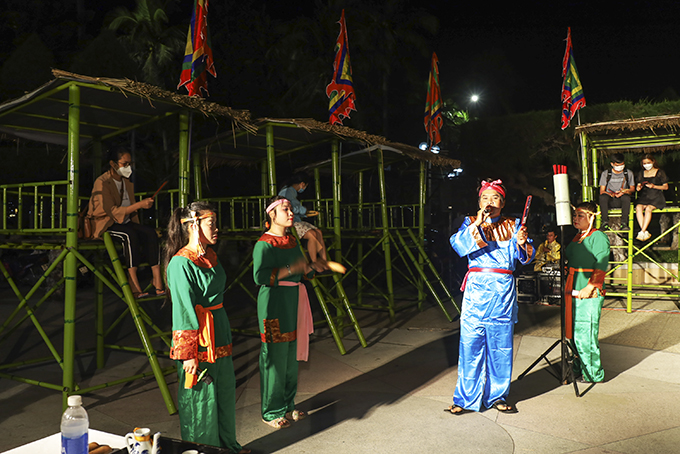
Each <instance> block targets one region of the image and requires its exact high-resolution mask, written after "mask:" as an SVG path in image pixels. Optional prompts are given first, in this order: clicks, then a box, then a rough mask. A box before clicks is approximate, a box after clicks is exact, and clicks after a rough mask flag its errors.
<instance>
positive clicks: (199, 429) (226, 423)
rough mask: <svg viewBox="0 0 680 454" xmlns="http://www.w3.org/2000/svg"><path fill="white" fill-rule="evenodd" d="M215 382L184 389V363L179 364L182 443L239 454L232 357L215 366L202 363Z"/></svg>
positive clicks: (223, 359) (225, 358) (178, 391)
mask: <svg viewBox="0 0 680 454" xmlns="http://www.w3.org/2000/svg"><path fill="white" fill-rule="evenodd" d="M198 367H199V368H201V369H207V370H208V374H210V376H211V377H212V378H213V382H212V383H211V384H209V385H208V384H206V383H205V382H203V381H201V382H198V383H197V384H196V385H195V386H194V387H193V388H191V389H184V375H185V374H184V369H182V361H177V377H178V380H179V386H178V390H177V404H178V409H179V423H180V431H181V434H182V440H186V441H192V442H194V443H203V444H206V445H211V446H217V447H220V448H228V449H230V450H231V451H232V452H239V451H240V450H241V449H242V448H241V445H240V444H239V443H238V442H237V441H236V389H235V384H236V380H235V378H234V362H233V361H232V358H231V356H226V357H223V358H218V359H217V360H216V361H215V363H214V364H211V363H200V364H199V366H198Z"/></svg>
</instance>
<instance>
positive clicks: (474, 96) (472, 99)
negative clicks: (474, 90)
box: [470, 95, 479, 102]
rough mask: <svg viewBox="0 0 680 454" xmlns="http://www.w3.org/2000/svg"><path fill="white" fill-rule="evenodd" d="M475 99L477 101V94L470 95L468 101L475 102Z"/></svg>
mask: <svg viewBox="0 0 680 454" xmlns="http://www.w3.org/2000/svg"><path fill="white" fill-rule="evenodd" d="M477 101H479V95H472V96H470V102H477Z"/></svg>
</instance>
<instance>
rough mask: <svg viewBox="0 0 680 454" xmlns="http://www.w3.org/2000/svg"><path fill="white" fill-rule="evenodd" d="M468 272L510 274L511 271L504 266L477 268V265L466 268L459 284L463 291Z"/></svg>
mask: <svg viewBox="0 0 680 454" xmlns="http://www.w3.org/2000/svg"><path fill="white" fill-rule="evenodd" d="M470 273H501V274H512V271H510V270H506V269H504V268H477V267H472V268H470V269H469V270H468V272H467V273H465V277H464V278H463V284H462V285H461V286H460V291H461V292H464V291H465V285H466V284H467V279H468V275H469V274H470Z"/></svg>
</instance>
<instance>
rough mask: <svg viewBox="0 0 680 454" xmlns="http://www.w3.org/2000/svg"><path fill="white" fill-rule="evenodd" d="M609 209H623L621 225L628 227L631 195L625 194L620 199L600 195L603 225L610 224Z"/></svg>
mask: <svg viewBox="0 0 680 454" xmlns="http://www.w3.org/2000/svg"><path fill="white" fill-rule="evenodd" d="M609 208H621V224H622V225H628V214H629V213H630V195H629V194H624V195H622V196H621V197H619V198H618V199H617V198H616V197H612V196H610V195H609V194H600V211H601V212H602V224H609Z"/></svg>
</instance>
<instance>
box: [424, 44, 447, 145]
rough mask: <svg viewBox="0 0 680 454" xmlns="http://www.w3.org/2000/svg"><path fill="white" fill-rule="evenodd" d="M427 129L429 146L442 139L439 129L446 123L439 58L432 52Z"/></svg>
mask: <svg viewBox="0 0 680 454" xmlns="http://www.w3.org/2000/svg"><path fill="white" fill-rule="evenodd" d="M424 124H425V131H427V137H428V140H429V142H430V143H429V146H432V145H436V144H438V143H439V142H441V141H442V137H441V134H440V133H439V130H440V129H441V127H442V126H443V125H444V118H443V117H442V93H441V89H440V88H439V59H438V58H437V54H436V53H434V52H432V68H431V69H430V78H429V79H428V81H427V100H426V101H425V121H424Z"/></svg>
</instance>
